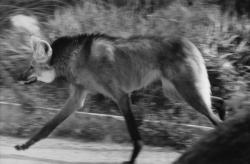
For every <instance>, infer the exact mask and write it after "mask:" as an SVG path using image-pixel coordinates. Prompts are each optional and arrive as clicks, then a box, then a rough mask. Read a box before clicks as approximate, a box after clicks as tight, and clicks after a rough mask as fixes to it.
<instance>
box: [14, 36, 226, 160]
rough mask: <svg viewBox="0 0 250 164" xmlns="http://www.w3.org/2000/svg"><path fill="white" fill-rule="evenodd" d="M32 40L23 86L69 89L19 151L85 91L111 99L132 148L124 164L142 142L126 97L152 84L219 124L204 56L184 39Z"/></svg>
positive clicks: (42, 135)
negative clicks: (56, 84)
mask: <svg viewBox="0 0 250 164" xmlns="http://www.w3.org/2000/svg"><path fill="white" fill-rule="evenodd" d="M32 40H33V41H32V44H33V45H34V46H32V47H33V52H34V55H33V64H32V67H31V69H30V71H28V73H26V75H24V77H26V81H27V83H32V82H35V81H36V80H39V81H43V82H52V81H53V80H54V79H55V78H56V77H64V78H66V79H67V80H68V82H69V83H70V84H71V88H72V90H71V94H70V97H69V99H68V100H67V102H66V104H65V106H64V107H63V109H62V110H61V112H59V113H58V115H56V116H55V118H53V119H52V120H51V121H50V122H48V123H47V124H46V125H45V126H44V127H43V128H42V129H41V131H40V132H38V133H37V134H36V135H35V136H34V137H32V138H31V139H30V140H29V141H28V142H26V143H25V144H23V145H18V146H17V147H16V148H17V149H18V150H23V149H27V148H28V147H29V146H31V145H32V144H34V143H35V142H37V141H39V140H40V139H42V138H45V137H47V136H48V135H49V134H50V133H51V132H52V131H53V129H54V128H56V126H58V125H59V124H60V123H61V122H62V121H63V120H64V119H66V118H67V117H68V116H69V115H70V114H71V113H72V112H73V111H74V110H76V109H79V108H80V107H82V106H83V104H84V100H85V97H86V95H87V94H88V93H89V92H92V93H96V92H97V93H101V94H103V95H105V96H107V97H110V98H111V99H112V100H113V101H114V102H116V104H117V105H118V107H119V109H120V110H121V111H122V113H123V115H124V117H125V120H126V124H127V127H128V131H129V134H130V136H131V138H132V141H133V145H134V149H133V153H132V156H131V159H130V161H129V162H127V163H130V164H132V163H134V161H135V159H136V157H137V155H138V154H139V152H140V150H141V147H142V143H141V136H140V133H139V131H138V129H137V126H136V123H135V120H134V116H133V113H132V112H131V103H130V93H131V92H132V91H134V90H137V89H140V88H142V87H146V86H147V85H149V84H150V83H152V82H153V81H155V80H160V81H161V82H162V87H163V91H164V93H165V94H168V95H171V94H169V93H177V94H178V95H179V97H182V98H183V99H184V100H186V101H187V102H188V103H189V104H190V105H191V106H192V107H193V108H194V109H196V110H197V111H199V112H200V113H202V114H204V115H205V116H207V118H208V119H210V120H211V121H212V123H213V124H215V125H217V124H219V123H220V122H221V120H220V119H219V118H218V117H217V116H216V115H215V114H213V112H212V109H211V98H210V83H209V80H208V75H207V70H206V67H205V64H204V60H203V58H202V55H201V53H200V52H199V50H198V49H197V48H196V47H195V46H194V45H193V43H191V42H190V41H188V40H187V39H185V38H165V37H146V36H135V37H130V38H119V37H111V36H108V35H103V34H82V35H77V36H71V37H69V36H65V37H61V38H59V39H57V40H55V41H54V42H53V43H52V45H51V46H50V45H49V43H47V42H46V41H44V40H40V41H39V39H32ZM45 68H46V69H45ZM24 79H25V78H24ZM173 90H174V91H173Z"/></svg>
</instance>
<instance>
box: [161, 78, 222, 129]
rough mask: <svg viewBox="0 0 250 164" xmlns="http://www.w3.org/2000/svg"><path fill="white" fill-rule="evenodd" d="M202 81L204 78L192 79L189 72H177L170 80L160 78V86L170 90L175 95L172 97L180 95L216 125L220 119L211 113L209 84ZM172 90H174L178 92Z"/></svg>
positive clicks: (167, 90)
mask: <svg viewBox="0 0 250 164" xmlns="http://www.w3.org/2000/svg"><path fill="white" fill-rule="evenodd" d="M203 82H204V79H203V80H196V81H194V78H192V77H190V74H187V73H184V74H178V75H177V76H176V77H175V78H173V79H171V82H170V80H167V79H162V86H163V91H164V92H169V91H170V93H173V94H172V95H175V96H174V97H176V95H177V98H178V97H180V96H181V98H182V99H184V100H185V101H186V102H187V103H188V104H189V105H190V106H192V107H193V108H194V109H195V110H197V111H198V112H200V113H202V114H203V115H205V116H206V117H207V118H208V119H209V120H210V121H211V122H212V123H213V124H214V125H218V124H219V123H220V122H221V120H220V119H219V118H218V117H217V116H216V115H215V114H214V113H213V111H212V108H211V99H210V85H204V84H202V83H203ZM208 84H209V82H208ZM169 87H170V88H171V89H170V88H169ZM203 87H204V88H203ZM172 90H176V91H177V93H178V94H177V93H175V92H173V91H172ZM172 95H171V96H172ZM178 95H180V96H178ZM171 96H170V97H171Z"/></svg>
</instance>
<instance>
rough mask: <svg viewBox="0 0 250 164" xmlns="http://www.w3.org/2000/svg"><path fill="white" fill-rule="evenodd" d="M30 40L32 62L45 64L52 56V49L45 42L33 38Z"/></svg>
mask: <svg viewBox="0 0 250 164" xmlns="http://www.w3.org/2000/svg"><path fill="white" fill-rule="evenodd" d="M30 40H31V47H32V51H33V58H34V60H35V61H37V62H39V63H44V62H47V61H48V60H49V59H50V57H51V55H52V48H51V46H50V44H49V43H48V42H47V41H45V40H42V39H40V38H38V37H35V36H31V38H30Z"/></svg>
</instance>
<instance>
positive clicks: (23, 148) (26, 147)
mask: <svg viewBox="0 0 250 164" xmlns="http://www.w3.org/2000/svg"><path fill="white" fill-rule="evenodd" d="M15 149H16V150H26V149H28V146H27V145H26V144H23V145H16V146H15Z"/></svg>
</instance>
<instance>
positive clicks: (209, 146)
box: [174, 111, 250, 164]
mask: <svg viewBox="0 0 250 164" xmlns="http://www.w3.org/2000/svg"><path fill="white" fill-rule="evenodd" d="M249 125H250V112H249V111H248V112H242V113H241V114H239V115H238V116H236V117H233V118H231V119H228V120H227V121H225V122H224V123H223V124H221V125H220V126H219V127H217V128H216V129H215V130H214V131H212V132H211V133H209V134H208V135H206V136H204V137H203V138H202V139H201V140H200V141H198V142H197V143H196V144H194V145H193V146H192V147H191V148H190V149H189V150H187V151H186V152H185V153H184V154H183V155H182V156H181V157H180V158H179V159H178V160H176V161H175V162H174V164H224V163H225V164H236V163H237V164H248V163H250V156H249V154H250V139H249V138H250V126H249Z"/></svg>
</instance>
